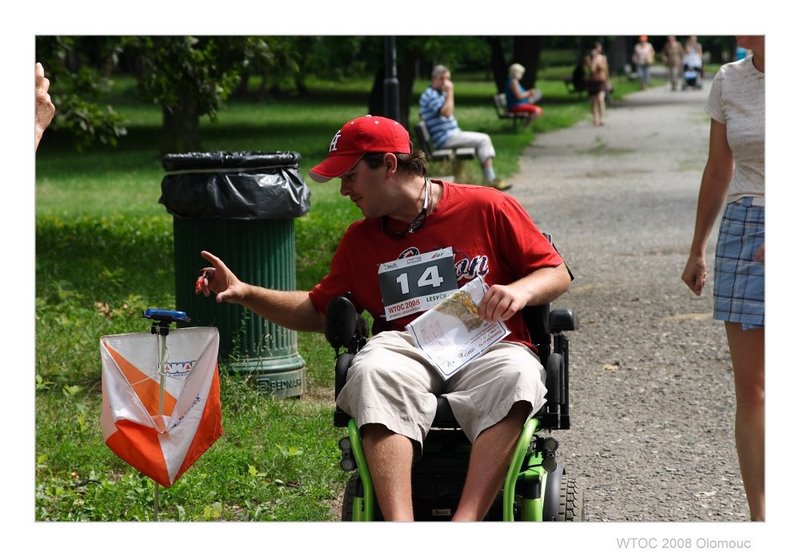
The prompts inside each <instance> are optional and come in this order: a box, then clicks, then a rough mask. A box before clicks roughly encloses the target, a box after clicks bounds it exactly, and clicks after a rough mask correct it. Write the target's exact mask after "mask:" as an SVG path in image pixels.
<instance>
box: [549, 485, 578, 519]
mask: <svg viewBox="0 0 800 557" xmlns="http://www.w3.org/2000/svg"><path fill="white" fill-rule="evenodd" d="M583 520H584V507H583V492H582V491H581V489H580V487H579V486H578V480H576V479H575V478H567V477H566V476H561V482H560V488H559V496H558V514H557V515H556V517H555V521H556V522H583Z"/></svg>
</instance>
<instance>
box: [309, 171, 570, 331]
mask: <svg viewBox="0 0 800 557" xmlns="http://www.w3.org/2000/svg"><path fill="white" fill-rule="evenodd" d="M437 183H440V184H441V185H442V186H443V193H442V197H441V199H440V200H439V203H438V204H437V205H436V209H435V210H434V211H433V212H432V213H431V214H430V215H428V217H427V219H426V221H425V224H424V225H423V226H422V227H421V228H419V229H418V230H417V231H416V232H414V233H411V234H407V235H406V237H405V238H401V239H398V238H393V237H391V236H389V235H388V234H386V233H385V232H383V231H382V230H381V224H380V219H362V220H359V221H356V222H354V223H353V224H351V225H350V226H349V227H348V229H347V231H346V232H345V234H344V236H343V237H342V240H341V242H340V243H339V247H338V248H337V250H336V253H335V254H334V256H333V261H332V262H331V270H330V272H329V273H328V275H326V276H325V278H323V279H322V281H321V282H320V283H319V284H317V285H316V286H315V287H314V288H313V289H312V291H311V292H310V297H311V302H312V303H313V304H314V307H315V308H316V309H317V311H319V312H321V313H324V312H325V310H326V308H327V306H328V303H329V302H330V301H331V299H333V298H334V297H335V296H341V295H342V294H344V293H345V292H350V293H351V300H352V301H353V303H354V304H355V306H356V308H357V309H358V310H359V311H363V310H367V311H368V312H369V313H370V315H372V317H373V319H374V323H373V333H377V332H380V331H383V330H391V329H394V330H404V328H405V325H406V324H408V323H409V322H410V321H412V320H413V319H414V318H416V317H417V316H418V314H413V315H408V316H405V317H401V318H399V319H395V320H392V321H386V318H385V315H384V304H383V303H382V299H381V292H380V286H379V282H378V267H379V266H380V264H381V263H387V262H390V261H394V260H396V259H400V258H403V257H410V256H414V255H419V254H421V253H427V252H430V251H434V250H438V249H444V248H448V247H451V248H452V249H453V254H454V257H453V259H454V264H455V270H456V277H457V279H458V286H459V287H461V286H463V285H464V284H466V283H467V282H469V281H470V280H472V279H474V278H475V277H477V276H479V275H480V276H481V277H482V278H483V280H484V282H486V284H487V285H489V286H491V285H493V284H510V283H512V282H514V281H515V280H518V279H520V278H522V277H524V276H527V275H529V274H530V273H532V272H533V271H535V270H536V269H539V268H542V267H557V266H558V265H560V264H561V263H562V262H563V260H562V259H561V256H560V255H559V254H558V252H557V251H556V250H555V248H554V247H553V246H552V244H551V243H550V242H549V241H548V240H547V238H546V237H545V236H544V235H543V234H542V233H541V231H540V230H539V229H538V228H537V227H536V225H535V224H534V223H533V220H532V219H531V217H530V215H528V213H527V211H525V209H523V208H522V206H521V205H520V204H519V202H518V201H517V200H516V199H514V198H513V197H511V196H510V195H507V194H504V193H502V192H499V191H497V190H495V189H492V188H488V187H485V186H468V185H462V184H452V183H449V182H439V181H438V180H437ZM393 224H394V226H393V227H392V230H399V229H401V224H400V223H399V222H395V223H393ZM506 325H507V326H508V328H509V329H510V330H511V334H510V335H509V336H508V337H506V339H505V340H509V341H516V342H522V343H524V344H525V345H527V346H530V337H529V335H528V330H527V328H526V327H525V324H524V322H523V320H522V313H521V312H518V313H517V314H516V315H515V316H514V317H512V318H511V319H510V320H508V321H507V322H506Z"/></svg>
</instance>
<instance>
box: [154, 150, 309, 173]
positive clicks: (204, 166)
mask: <svg viewBox="0 0 800 557" xmlns="http://www.w3.org/2000/svg"><path fill="white" fill-rule="evenodd" d="M299 162H300V153H297V152H294V151H271V152H262V151H234V152H228V151H216V152H211V153H201V152H194V153H168V154H166V155H164V157H163V158H162V159H161V164H162V166H163V167H164V170H166V171H168V172H174V171H186V170H199V171H204V170H234V169H248V170H254V169H257V168H276V167H285V166H294V167H296V166H297V165H298V163H299Z"/></svg>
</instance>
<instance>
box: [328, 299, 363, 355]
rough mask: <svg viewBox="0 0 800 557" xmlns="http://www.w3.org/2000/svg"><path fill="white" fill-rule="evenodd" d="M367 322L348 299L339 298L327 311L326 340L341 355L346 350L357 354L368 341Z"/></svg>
mask: <svg viewBox="0 0 800 557" xmlns="http://www.w3.org/2000/svg"><path fill="white" fill-rule="evenodd" d="M367 334H368V332H367V322H366V320H365V319H364V317H363V316H362V315H361V314H359V313H358V311H357V310H356V307H355V306H354V305H353V302H351V301H350V300H349V299H348V298H347V297H345V296H337V297H336V298H334V299H333V300H331V301H330V303H329V304H328V308H327V309H326V311H325V338H326V339H327V340H328V342H329V343H330V345H331V346H332V347H333V349H334V350H335V351H336V353H337V354H338V353H339V350H340V349H342V348H346V349H347V351H348V352H350V353H353V354H355V353H356V352H357V351H358V350H360V349H361V347H363V346H364V343H365V342H366V339H367Z"/></svg>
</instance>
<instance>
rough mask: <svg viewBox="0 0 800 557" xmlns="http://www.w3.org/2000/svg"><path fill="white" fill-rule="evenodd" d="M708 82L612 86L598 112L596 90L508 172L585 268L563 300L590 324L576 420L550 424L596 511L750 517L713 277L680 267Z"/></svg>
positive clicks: (660, 517)
mask: <svg viewBox="0 0 800 557" xmlns="http://www.w3.org/2000/svg"><path fill="white" fill-rule="evenodd" d="M708 85H709V83H708V82H707V83H706V84H705V86H704V88H703V89H702V90H699V91H697V90H687V91H676V92H672V91H669V90H668V88H666V87H659V88H654V89H651V90H648V91H644V92H637V93H634V94H631V95H629V96H628V97H626V98H625V99H624V100H615V101H614V102H613V103H612V104H611V106H610V107H609V109H608V111H607V115H606V125H605V126H602V127H599V128H595V127H593V126H592V124H591V119H590V118H589V107H588V101H587V108H586V111H587V117H586V120H585V121H582V122H580V123H578V124H577V125H575V126H573V127H571V128H569V129H565V130H561V131H556V132H551V133H547V134H542V135H540V136H538V137H536V138H535V140H534V141H533V142H532V144H531V145H530V146H529V147H528V148H527V149H526V151H525V153H524V155H523V157H522V159H521V167H520V171H519V173H518V174H517V175H516V176H514V177H513V178H512V181H513V183H514V188H513V189H512V190H510V192H509V193H512V194H513V195H514V196H515V197H516V198H517V199H519V200H520V201H521V202H522V203H523V205H524V206H525V207H526V208H527V209H528V210H529V211H530V213H531V215H532V216H533V218H534V220H535V221H536V222H537V223H538V225H539V226H540V228H541V229H542V230H544V231H547V232H550V233H552V234H553V236H554V240H555V243H556V246H557V247H558V248H559V249H560V250H561V252H562V254H563V255H564V257H565V259H566V260H567V263H568V265H569V266H570V268H571V270H572V272H573V273H574V275H575V280H574V282H573V284H572V287H571V289H570V291H569V292H568V293H567V294H565V295H564V296H562V298H561V299H559V300H558V302H557V303H556V304H554V307H570V308H572V309H573V310H574V311H575V312H576V314H577V317H578V321H579V326H580V328H579V330H578V331H576V332H575V333H572V335H571V338H572V348H571V372H572V374H571V378H570V389H571V416H572V429H571V430H569V431H558V432H555V435H554V436H555V437H556V438H557V439H558V440H559V442H560V444H561V449H560V452H559V454H560V460H561V462H562V463H563V464H564V465H565V466H566V468H567V471H568V473H569V474H571V475H572V476H574V477H577V478H578V479H579V481H580V483H581V485H582V486H583V488H584V495H585V501H586V519H587V520H590V521H657V522H671V521H740V520H746V519H747V517H748V513H747V504H746V499H745V496H744V491H743V489H742V486H741V481H740V477H739V470H738V463H737V457H736V451H735V447H734V444H733V422H734V407H735V399H734V391H733V383H732V376H731V369H730V360H729V356H728V352H727V345H726V341H725V335H724V331H723V327H722V324H721V323H719V322H716V321H713V320H712V319H711V305H712V303H711V284H709V285H708V286H707V287H706V291H705V292H704V293H703V295H702V296H700V297H695V296H694V295H693V294H691V293H690V291H689V289H688V288H687V287H686V286H685V285H684V284H683V283H682V282H681V280H680V275H681V272H682V270H683V266H684V263H685V261H686V256H687V254H688V249H689V244H690V242H691V236H692V228H693V224H694V214H695V206H696V199H697V191H698V187H699V184H700V177H701V174H702V171H703V166H704V163H705V156H706V152H707V141H708V117H707V116H706V115H705V114H704V111H703V105H704V103H705V100H706V97H707V95H708ZM543 106H544V107H545V116H544V117H545V118H546V117H547V115H546V100H545V101H543ZM710 249H711V250H713V242H712V245H711V246H710ZM710 257H712V259H713V251H712V252H711V254H710Z"/></svg>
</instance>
